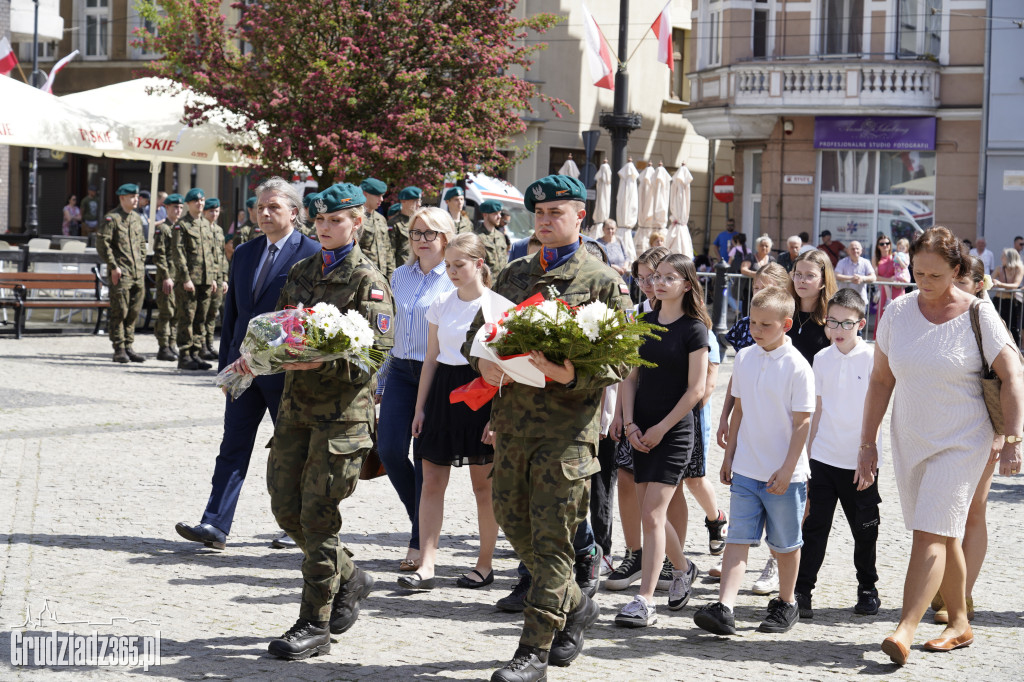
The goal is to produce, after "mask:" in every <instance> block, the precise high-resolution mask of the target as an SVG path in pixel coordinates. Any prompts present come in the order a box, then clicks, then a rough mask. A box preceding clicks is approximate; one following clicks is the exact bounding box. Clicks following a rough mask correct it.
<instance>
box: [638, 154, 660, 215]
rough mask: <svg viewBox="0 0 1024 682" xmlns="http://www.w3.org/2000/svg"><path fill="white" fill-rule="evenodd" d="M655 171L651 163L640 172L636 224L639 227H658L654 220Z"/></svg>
mask: <svg viewBox="0 0 1024 682" xmlns="http://www.w3.org/2000/svg"><path fill="white" fill-rule="evenodd" d="M655 175H656V171H655V170H654V166H652V165H651V164H648V165H647V168H644V170H643V172H642V173H640V182H639V186H638V188H639V214H638V215H637V224H638V225H639V226H640V227H658V224H657V223H656V222H655V221H654V176H655Z"/></svg>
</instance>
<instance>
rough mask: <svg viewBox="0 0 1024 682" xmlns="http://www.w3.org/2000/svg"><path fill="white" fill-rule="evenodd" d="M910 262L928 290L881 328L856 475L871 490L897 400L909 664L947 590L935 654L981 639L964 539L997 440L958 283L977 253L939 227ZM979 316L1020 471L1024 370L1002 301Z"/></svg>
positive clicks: (896, 637) (985, 306) (1006, 458)
mask: <svg viewBox="0 0 1024 682" xmlns="http://www.w3.org/2000/svg"><path fill="white" fill-rule="evenodd" d="M910 255H911V269H912V271H913V273H914V279H915V280H916V282H917V285H918V290H917V291H915V292H913V293H911V294H909V295H905V296H901V297H899V298H897V299H894V300H893V301H892V302H891V303H890V304H889V307H888V308H887V309H886V311H885V312H886V315H885V317H883V318H882V321H881V323H880V325H879V327H878V335H877V347H876V349H875V364H874V370H873V372H872V374H871V382H870V384H869V387H868V394H867V398H866V400H865V405H864V422H863V428H862V432H861V443H863V445H861V446H860V448H861V449H860V458H859V463H858V468H857V473H856V474H855V482H857V483H858V486H859V487H860V488H866V487H867V486H869V485H871V483H872V482H873V481H874V480H875V474H876V473H877V466H878V451H877V449H876V446H875V442H876V441H877V438H878V431H879V427H880V426H881V423H882V417H883V416H884V415H885V411H886V408H887V407H888V405H889V399H890V398H891V397H892V396H893V394H894V393H895V401H894V407H893V414H892V429H891V431H892V458H893V467H894V469H895V473H896V484H897V488H898V489H899V494H900V505H901V506H902V508H903V519H904V522H905V523H906V526H907V529H908V530H911V531H913V534H914V540H913V546H912V548H911V553H910V564H909V566H908V567H907V576H906V580H905V582H904V586H903V610H902V612H901V614H900V622H899V625H898V626H897V628H896V631H895V632H894V633H893V634H892V636H890V637H887V638H886V639H885V641H884V642H882V651H883V652H885V653H886V654H888V655H889V658H890V659H891V660H892V661H893V662H894V663H897V664H899V665H903V664H904V663H906V661H907V656H908V655H909V653H910V647H911V645H912V644H913V641H914V633H915V631H916V630H917V626H918V623H920V621H921V617H922V616H923V615H924V613H925V610H926V609H927V608H928V604H929V602H930V601H931V598H932V596H933V595H934V594H935V592H936V590H938V591H939V592H940V593H941V594H942V598H943V600H944V601H945V603H946V606H947V608H948V610H949V623H948V624H947V626H946V629H945V630H943V631H942V633H941V634H940V635H939V637H938V638H936V639H932V640H929V641H928V642H926V643H925V645H924V648H925V649H926V650H928V651H950V650H952V649H959V648H961V647H965V646H969V645H970V644H971V643H972V642H973V641H974V635H973V633H972V632H971V627H970V624H969V623H968V620H967V603H966V597H965V593H964V590H965V580H966V570H965V566H964V554H963V550H962V549H961V546H960V538H961V537H962V536H963V534H964V526H965V523H966V520H967V510H968V508H969V506H970V503H971V498H972V496H973V494H974V489H975V488H976V487H977V486H978V482H979V480H980V479H981V475H982V472H983V471H984V470H985V466H986V464H987V462H988V459H989V454H990V448H991V445H992V439H993V430H992V424H991V422H990V420H989V417H988V412H987V410H986V407H985V400H984V397H983V396H982V390H981V369H982V358H981V354H980V353H979V350H978V343H977V341H976V339H975V335H974V332H973V327H972V326H971V315H970V312H969V311H970V306H971V303H972V301H977V299H976V298H975V297H973V296H971V295H970V294H968V293H965V292H963V291H961V290H959V289H957V288H956V286H955V285H954V283H953V282H954V280H955V279H957V278H958V277H960V275H961V274H962V273H966V272H967V271H968V269H969V267H970V265H969V261H968V257H967V251H966V250H965V249H964V248H963V246H962V245H961V243H960V241H959V240H958V239H957V238H956V237H954V236H953V234H952V233H951V232H950V231H949V230H947V229H946V228H944V227H933V228H931V229H929V230H927V231H925V233H924V234H922V235H921V236H920V237H919V238H918V239H917V241H915V242H914V244H913V246H912V247H911V249H910ZM979 321H980V328H981V336H982V346H983V348H984V353H985V360H986V362H988V363H989V364H990V365H991V367H992V368H993V369H994V370H995V371H996V373H997V374H998V375H999V378H1000V379H1002V382H1003V387H1002V395H1001V398H1002V406H1003V418H1004V421H1005V424H1006V429H1005V430H1006V436H1007V437H1006V444H1005V445H1004V446H1003V448H1002V450H1001V451H1000V453H999V471H1000V473H1001V474H1003V475H1007V474H1016V473H1019V472H1020V468H1021V435H1022V432H1024V426H1022V422H1024V413H1022V411H1021V409H1020V403H1021V397H1022V395H1024V380H1022V378H1021V365H1020V361H1019V360H1018V359H1017V350H1016V348H1015V346H1014V345H1013V341H1012V339H1011V338H1010V335H1009V333H1007V331H1006V328H1005V327H1004V326H1003V324H1002V321H1001V320H1000V319H999V315H998V314H997V313H996V311H995V309H994V308H993V307H992V306H991V304H989V303H981V304H980V308H979Z"/></svg>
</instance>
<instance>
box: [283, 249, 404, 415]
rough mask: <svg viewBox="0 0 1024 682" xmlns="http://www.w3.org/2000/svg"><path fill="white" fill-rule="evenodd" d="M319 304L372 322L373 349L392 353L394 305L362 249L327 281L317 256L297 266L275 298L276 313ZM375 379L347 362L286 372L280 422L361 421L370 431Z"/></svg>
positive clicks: (320, 260)
mask: <svg viewBox="0 0 1024 682" xmlns="http://www.w3.org/2000/svg"><path fill="white" fill-rule="evenodd" d="M320 302H326V303H333V304H334V305H336V306H337V307H338V310H340V311H341V312H343V313H344V312H346V311H348V310H357V311H359V313H360V314H361V315H363V316H364V317H365V318H366V319H367V320H369V322H370V326H371V327H372V328H373V332H374V336H375V338H376V341H375V343H374V347H376V348H378V349H379V350H382V351H388V350H390V349H391V347H392V346H393V345H394V330H393V327H392V323H393V320H394V315H395V304H394V301H393V299H392V297H391V287H390V286H389V285H388V281H387V280H386V279H385V278H384V276H383V275H382V274H380V272H378V271H377V268H376V267H374V266H373V264H372V263H371V262H370V260H369V259H368V258H366V256H364V255H363V252H362V251H361V250H360V249H359V245H358V244H357V245H356V246H355V247H354V248H353V249H352V251H351V252H350V253H349V254H348V256H346V257H345V260H344V261H342V263H341V265H339V266H337V267H336V268H334V269H333V270H331V271H330V272H329V273H328V274H327V275H326V276H325V275H324V274H323V257H322V256H321V255H320V254H319V253H317V254H314V255H312V256H310V257H309V258H307V259H305V260H302V261H299V262H298V263H296V264H295V265H293V266H292V269H291V270H290V271H289V272H288V281H287V282H285V285H284V288H283V289H281V295H280V297H278V299H277V309H278V310H282V309H284V307H285V306H297V305H299V304H302V305H303V306H305V307H307V308H309V307H312V306H313V305H315V304H317V303H320ZM372 376H373V375H372V374H370V373H368V372H366V371H364V370H362V369H360V368H359V367H357V366H356V365H354V364H351V363H349V362H346V361H333V362H328V363H325V364H324V366H323V367H321V368H320V369H315V370H296V371H288V372H286V373H285V380H284V393H283V394H282V396H281V407H280V409H279V410H278V418H279V419H284V420H289V421H306V422H308V421H315V422H362V423H365V424H369V425H370V428H371V429H372V428H373V424H374V411H373V390H372V384H371V381H370V380H371V379H372Z"/></svg>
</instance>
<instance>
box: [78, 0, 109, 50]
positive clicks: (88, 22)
mask: <svg viewBox="0 0 1024 682" xmlns="http://www.w3.org/2000/svg"><path fill="white" fill-rule="evenodd" d="M83 14H84V22H83V32H82V35H81V38H80V40H81V42H82V44H83V46H84V49H83V50H82V57H83V58H85V59H106V58H108V57H109V56H110V0H85V3H84V6H83Z"/></svg>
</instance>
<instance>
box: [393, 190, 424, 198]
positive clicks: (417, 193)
mask: <svg viewBox="0 0 1024 682" xmlns="http://www.w3.org/2000/svg"><path fill="white" fill-rule="evenodd" d="M421 196H423V190H421V189H420V188H419V187H406V188H405V189H403V190H402V191H401V192H399V193H398V200H399V201H408V200H409V199H419V198H420V197H421Z"/></svg>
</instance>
